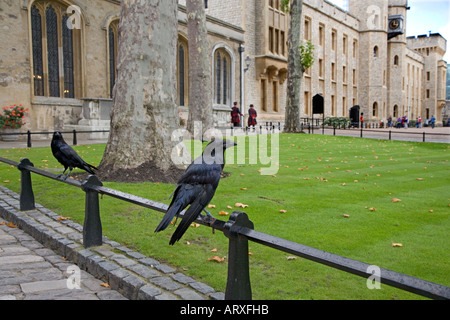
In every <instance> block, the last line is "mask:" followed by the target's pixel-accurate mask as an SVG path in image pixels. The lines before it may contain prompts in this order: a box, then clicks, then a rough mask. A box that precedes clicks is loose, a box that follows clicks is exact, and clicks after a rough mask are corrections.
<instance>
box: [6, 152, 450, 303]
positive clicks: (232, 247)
mask: <svg viewBox="0 0 450 320" xmlns="http://www.w3.org/2000/svg"><path fill="white" fill-rule="evenodd" d="M0 162H3V163H6V164H9V165H11V166H15V167H17V168H18V169H19V170H20V172H21V190H20V210H21V211H28V210H33V209H34V208H35V199H34V193H33V188H32V181H31V173H35V174H38V175H41V176H44V177H46V178H49V179H53V180H55V181H58V182H61V183H66V184H69V185H72V186H74V187H77V188H81V189H82V190H83V191H84V192H85V193H86V197H85V204H86V205H85V220H84V226H83V245H84V246H85V247H86V248H89V247H93V246H100V245H101V244H102V227H101V220H100V206H99V195H108V196H110V197H113V198H116V199H120V200H123V201H127V202H130V203H133V204H135V205H138V206H141V207H144V208H147V209H151V210H155V211H158V212H162V213H165V212H166V211H167V208H168V206H167V205H165V204H162V203H158V202H155V201H152V200H149V199H144V198H141V197H138V196H135V195H131V194H127V193H124V192H121V191H118V190H114V189H110V188H106V187H104V186H103V184H102V183H101V181H99V179H98V178H97V177H96V176H92V175H91V176H89V177H88V178H87V179H86V180H85V181H84V182H80V181H77V180H73V179H70V178H68V179H67V180H66V181H62V180H60V179H58V175H56V174H54V173H51V172H47V171H45V170H42V169H38V168H35V167H34V165H33V164H32V163H31V162H30V160H28V159H22V160H21V162H20V163H17V162H15V161H12V160H9V159H5V158H2V157H0ZM183 214H184V212H182V213H181V216H182V215H183ZM196 223H198V224H201V225H204V226H207V227H211V228H213V229H215V230H218V231H221V232H223V233H224V235H225V236H226V237H227V238H228V239H229V252H228V278H227V285H226V292H225V299H227V300H250V299H251V298H252V291H251V284H250V268H249V252H248V241H253V242H256V243H259V244H262V245H265V246H268V247H271V248H274V249H276V250H280V251H283V252H286V253H289V254H292V255H296V256H299V257H302V258H305V259H308V260H311V261H315V262H317V263H320V264H324V265H327V266H329V267H332V268H336V269H339V270H342V271H345V272H348V273H351V274H355V275H358V276H360V277H363V278H371V277H372V276H373V273H372V271H371V270H372V268H371V267H373V266H371V265H369V264H367V263H364V262H360V261H357V260H353V259H349V258H346V257H342V256H339V255H336V254H333V253H329V252H325V251H322V250H319V249H315V248H312V247H308V246H305V245H302V244H299V243H295V242H293V241H289V240H286V239H282V238H278V237H275V236H272V235H269V234H265V233H262V232H259V231H256V230H254V225H253V223H252V222H251V221H250V220H249V218H248V216H247V214H246V213H244V212H238V211H235V212H233V213H232V214H231V215H230V218H229V220H228V221H222V220H216V221H215V222H214V223H213V224H212V225H210V224H209V223H206V222H204V221H203V220H202V219H197V220H196ZM379 280H380V282H382V283H384V284H387V285H389V286H392V287H396V288H399V289H402V290H405V291H409V292H412V293H415V294H418V295H421V296H424V297H427V298H431V299H439V300H441V299H445V300H449V299H450V288H449V287H447V286H444V285H440V284H436V283H433V282H429V281H426V280H422V279H419V278H415V277H412V276H408V275H405V274H402V273H398V272H395V271H391V270H387V269H384V268H379Z"/></svg>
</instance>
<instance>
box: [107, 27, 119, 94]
mask: <svg viewBox="0 0 450 320" xmlns="http://www.w3.org/2000/svg"><path fill="white" fill-rule="evenodd" d="M118 33H119V20H114V21H112V22H111V23H110V24H109V28H108V52H109V57H108V60H109V94H110V97H111V98H112V97H113V90H114V85H115V84H116V77H117V51H118V46H117V45H118V39H119V34H118Z"/></svg>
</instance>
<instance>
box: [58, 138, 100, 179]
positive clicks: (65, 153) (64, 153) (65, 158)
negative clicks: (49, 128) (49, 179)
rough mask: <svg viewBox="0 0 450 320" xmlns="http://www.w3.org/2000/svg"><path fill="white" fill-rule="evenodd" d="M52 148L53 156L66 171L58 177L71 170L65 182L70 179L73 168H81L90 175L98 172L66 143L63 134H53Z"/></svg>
mask: <svg viewBox="0 0 450 320" xmlns="http://www.w3.org/2000/svg"><path fill="white" fill-rule="evenodd" d="M51 147H52V153H53V156H54V157H55V158H56V160H58V162H59V163H61V164H62V165H63V166H64V171H63V173H62V174H60V175H59V176H58V178H60V177H61V176H63V175H64V173H65V172H66V171H67V168H69V173H67V175H66V176H65V177H63V180H66V179H67V177H69V175H70V173H71V172H72V170H73V168H80V169H83V170H85V171H87V172H89V173H90V174H95V172H94V170H97V168H96V167H94V166H93V165H90V164H88V163H86V162H85V161H84V160H83V159H81V157H80V156H79V155H78V154H77V153H76V152H75V150H73V149H72V147H71V146H69V145H68V144H67V143H66V142H65V141H64V138H63V136H62V134H61V132H59V131H55V132H54V133H53V139H52V142H51ZM92 169H94V170H92Z"/></svg>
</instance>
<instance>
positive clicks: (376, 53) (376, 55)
mask: <svg viewBox="0 0 450 320" xmlns="http://www.w3.org/2000/svg"><path fill="white" fill-rule="evenodd" d="M373 56H374V57H378V46H375V47H373Z"/></svg>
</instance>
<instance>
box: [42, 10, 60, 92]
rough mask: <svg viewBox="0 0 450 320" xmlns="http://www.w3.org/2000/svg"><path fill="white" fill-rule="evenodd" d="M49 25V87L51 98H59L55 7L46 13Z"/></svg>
mask: <svg viewBox="0 0 450 320" xmlns="http://www.w3.org/2000/svg"><path fill="white" fill-rule="evenodd" d="M45 21H46V25H47V53H48V86H49V90H50V91H49V95H50V96H51V97H59V56H58V22H57V17H56V12H55V9H53V7H51V6H50V7H48V8H47V10H46V11H45Z"/></svg>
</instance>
